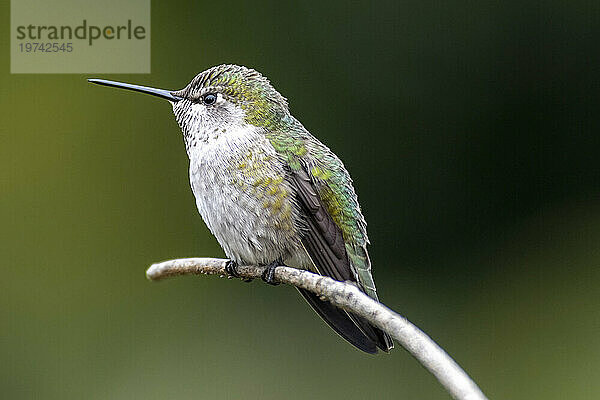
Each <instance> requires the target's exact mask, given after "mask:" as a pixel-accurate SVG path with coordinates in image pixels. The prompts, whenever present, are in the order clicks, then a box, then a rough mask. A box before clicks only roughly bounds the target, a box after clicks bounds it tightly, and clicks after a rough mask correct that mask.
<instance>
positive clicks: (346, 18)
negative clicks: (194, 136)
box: [0, 1, 600, 399]
mask: <svg viewBox="0 0 600 400" xmlns="http://www.w3.org/2000/svg"><path fill="white" fill-rule="evenodd" d="M7 3H8V1H4V2H2V4H1V5H0V15H1V16H2V21H3V22H4V29H3V32H2V34H1V35H0V53H1V54H4V55H5V56H4V57H3V58H2V63H0V110H1V112H2V117H1V118H0V251H1V253H0V255H1V260H2V261H1V265H2V275H1V279H0V317H1V320H2V327H1V330H0V392H1V394H0V397H2V398H6V399H34V398H36V399H38V398H39V399H82V398H83V399H132V398H140V399H166V398H173V399H188V398H198V399H237V398H247V399H281V398H285V399H306V398H325V397H329V398H343V399H364V398H379V399H392V398H405V399H445V398H448V395H447V394H446V393H445V392H444V391H443V390H442V389H441V387H440V385H439V384H438V383H437V382H436V381H435V379H434V378H433V377H432V376H431V375H430V374H429V373H428V372H426V371H425V370H424V369H423V368H422V367H420V365H419V364H418V363H417V362H416V361H415V360H414V359H412V358H411V356H410V355H409V354H408V353H406V352H405V351H404V350H402V349H401V348H397V349H395V350H394V351H393V352H392V353H391V354H389V355H378V356H368V355H363V354H361V353H360V352H358V351H355V350H354V349H353V348H351V347H350V346H349V345H347V344H346V343H345V342H343V341H342V340H341V339H339V338H338V337H337V336H336V335H335V334H333V333H332V332H331V331H330V330H329V329H328V328H327V327H326V326H325V324H323V323H322V322H321V321H320V319H319V318H318V317H317V316H316V315H315V314H314V313H313V312H312V311H311V310H310V308H309V307H308V306H306V305H305V304H304V302H303V300H302V299H301V298H300V297H299V296H298V295H297V294H296V292H295V291H294V290H293V289H292V288H289V287H282V286H280V287H269V286H268V285H264V284H262V283H260V282H254V283H252V284H242V283H239V282H233V281H227V280H225V279H217V278H197V277H189V278H178V279H172V280H169V281H165V282H162V283H151V282H149V281H147V280H146V278H145V276H144V271H145V269H146V267H147V266H148V265H149V264H151V263H152V262H155V261H160V260H164V259H169V258H176V257H187V256H223V252H222V250H221V249H220V247H219V246H218V244H217V243H216V241H215V240H214V238H213V237H212V236H211V235H210V233H209V231H208V230H207V228H206V227H205V225H204V224H203V222H202V221H201V219H200V217H199V216H198V214H197V211H196V208H195V203H194V199H193V196H192V194H191V191H190V188H189V183H188V177H187V165H188V161H187V157H186V155H185V151H184V146H183V143H182V138H181V136H180V133H179V129H178V127H177V125H176V123H175V121H174V119H173V117H172V115H171V110H170V107H169V105H168V104H166V103H165V102H162V101H159V100H157V99H153V98H150V97H144V96H141V95H136V94H133V93H124V92H118V91H116V90H109V89H106V88H99V87H92V86H90V85H89V84H87V83H86V81H85V79H84V78H87V77H89V76H88V75H10V73H9V68H10V66H9V58H8V54H9V46H10V44H9V31H8V29H9V25H10V24H9V15H10V13H9V5H8V4H7ZM599 8H600V7H599V6H598V3H597V2H596V3H593V2H586V1H571V2H559V1H551V2H502V3H496V2H488V1H483V2H422V1H409V2H396V1H387V2H385V1H384V2H378V3H370V2H362V3H354V2H352V3H351V2H346V1H331V2H312V3H308V2H304V3H291V2H290V3H287V2H279V1H271V2H268V1H265V2H233V1H231V2H230V1H228V2H222V1H212V2H205V1H203V2H192V1H189V2H182V1H179V2H177V1H171V2H153V4H152V74H150V75H105V76H102V75H100V77H106V78H108V79H115V80H123V81H128V82H135V83H140V84H146V85H155V86H159V87H164V88H172V89H177V88H181V87H183V86H185V85H186V84H187V82H188V81H189V80H190V79H191V78H192V77H193V76H194V75H195V74H196V73H198V72H200V71H202V70H204V69H206V68H208V67H210V66H213V65H216V64H220V63H237V64H243V65H246V66H249V67H253V68H256V69H257V70H259V71H261V72H263V73H264V74H265V75H266V76H268V77H269V78H270V80H271V81H272V82H273V84H274V85H275V87H276V88H278V89H279V90H280V91H281V92H282V93H283V94H284V95H285V96H287V97H288V98H289V100H290V105H291V110H292V113H293V114H294V115H295V116H296V117H297V118H298V119H300V120H301V121H302V122H303V123H304V125H305V126H306V127H307V128H308V129H309V130H310V131H311V132H312V133H313V134H314V135H316V136H317V137H319V138H320V139H321V140H322V141H323V142H325V143H326V144H328V145H329V146H330V147H331V148H332V149H333V150H334V151H335V152H336V153H337V154H338V155H339V156H340V157H341V158H342V159H343V160H344V162H345V164H346V166H347V167H348V169H349V170H350V172H351V174H352V176H353V178H354V181H355V185H356V189H357V191H358V193H359V197H360V200H361V204H362V206H363V210H364V213H365V215H366V217H367V220H368V222H369V233H370V237H371V241H372V246H371V247H370V250H371V254H372V260H373V264H374V272H375V279H376V281H377V283H378V287H379V291H380V294H381V298H382V300H383V302H385V303H386V304H387V305H388V306H390V307H392V308H393V309H395V310H397V311H399V312H400V313H402V314H404V315H405V316H407V317H408V318H409V319H410V320H411V321H413V322H415V323H416V324H417V325H418V326H420V327H421V328H422V329H423V330H425V331H426V332H427V333H428V334H429V335H430V336H432V337H433V338H434V339H435V340H436V341H437V342H438V343H439V344H440V345H441V346H442V347H444V348H445V349H446V350H447V351H448V352H449V353H450V354H451V355H452V356H453V357H454V358H455V359H456V360H457V361H458V362H459V364H461V365H462V366H463V367H464V368H465V369H466V370H467V371H468V372H469V374H470V375H471V376H472V377H473V378H474V379H475V380H476V381H477V382H478V384H479V385H480V386H481V388H482V389H483V390H484V392H485V393H486V394H487V395H488V396H489V397H490V398H494V399H501V398H504V399H590V398H598V397H599V396H600V372H599V371H600V312H599V309H600V290H599V284H600V269H599V268H598V264H599V262H600V252H599V250H598V242H599V241H600V203H599V202H598V199H599V197H598V196H599V194H600V180H599V179H600V168H599V166H598V155H599V154H600V140H599V135H598V128H599V126H600V123H599V122H600V121H599V119H600V118H599V115H600V114H599V112H598V107H599V105H600V98H599V93H600V92H599V90H598V89H599V81H600V53H599V51H598V40H599V35H600V19H599V18H598V16H599V13H598V11H600V10H599Z"/></svg>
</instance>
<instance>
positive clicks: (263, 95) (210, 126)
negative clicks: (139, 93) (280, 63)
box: [172, 65, 289, 139]
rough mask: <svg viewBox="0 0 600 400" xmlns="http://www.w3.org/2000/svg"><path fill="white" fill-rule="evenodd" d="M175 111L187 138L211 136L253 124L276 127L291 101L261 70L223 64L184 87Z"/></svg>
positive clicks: (175, 104)
mask: <svg viewBox="0 0 600 400" xmlns="http://www.w3.org/2000/svg"><path fill="white" fill-rule="evenodd" d="M172 94H173V95H175V96H177V97H180V98H181V99H182V100H181V101H178V102H173V103H172V104H173V112H174V113H175V117H176V119H177V122H178V123H179V125H180V126H181V129H182V130H183V132H184V135H185V136H186V138H187V137H188V136H197V137H200V138H206V139H208V138H209V137H210V136H211V132H214V131H218V132H226V131H227V130H229V129H230V128H235V127H239V126H243V125H253V126H256V127H259V128H265V129H275V128H276V127H277V126H278V125H279V123H280V122H281V119H282V117H283V116H285V115H287V114H288V113H289V111H288V104H287V100H286V99H285V97H283V96H282V95H281V94H279V92H278V91H277V90H275V88H273V86H271V84H270V83H269V81H268V79H267V78H265V77H264V76H262V75H261V74H260V73H259V72H257V71H255V70H253V69H249V68H246V67H241V66H238V65H219V66H216V67H212V68H210V69H208V70H206V71H204V72H201V73H199V74H198V75H196V76H195V77H194V79H192V81H191V82H190V83H189V84H188V85H187V86H186V87H185V88H183V89H181V90H178V91H174V92H172Z"/></svg>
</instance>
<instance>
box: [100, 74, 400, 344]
mask: <svg viewBox="0 0 600 400" xmlns="http://www.w3.org/2000/svg"><path fill="white" fill-rule="evenodd" d="M89 81H90V82H92V83H96V84H99V85H105V86H112V87H116V88H122V89H128V90H133V91H137V92H141V93H146V94H150V95H153V96H156V97H160V98H162V99H165V100H167V101H169V102H170V103H171V106H172V108H173V113H174V115H175V119H176V121H177V123H178V125H179V127H180V128H181V131H182V133H183V139H184V143H185V149H186V152H187V155H188V158H189V161H190V163H189V176H190V184H191V188H192V191H193V193H194V197H195V199H196V206H197V208H198V211H199V213H200V215H201V216H202V219H203V220H204V222H205V223H206V225H207V227H208V228H209V229H210V231H211V233H212V234H213V235H214V236H215V238H216V239H217V241H218V242H219V244H220V245H221V247H222V248H223V250H224V251H225V254H226V255H227V257H228V258H229V260H230V261H229V262H228V263H227V268H226V270H227V272H228V274H229V275H231V276H237V272H236V268H237V266H238V265H262V266H266V267H267V268H266V269H265V273H264V274H263V276H262V278H263V280H264V281H266V282H267V283H271V284H275V282H274V271H275V269H276V268H277V267H278V266H284V265H287V266H290V267H295V268H301V269H305V270H310V271H312V272H315V273H318V274H321V275H326V276H329V277H331V278H333V279H335V280H338V281H349V282H352V283H353V284H355V285H356V286H357V287H358V288H359V289H360V290H362V291H363V292H364V293H366V294H367V295H368V296H370V297H371V298H373V299H375V300H377V301H378V298H377V292H376V289H375V283H374V281H373V277H372V275H371V261H370V259H369V254H368V252H367V245H368V244H369V239H368V237H367V228H366V222H365V218H364V216H363V214H362V212H361V209H360V205H359V203H358V199H357V196H356V193H355V190H354V187H353V184H352V179H351V178H350V175H349V173H348V171H347V170H346V168H345V167H344V164H343V163H342V161H341V160H340V159H339V158H338V157H337V156H336V155H335V154H334V153H333V152H332V151H331V150H330V149H329V148H328V147H327V146H326V145H324V144H323V143H321V142H320V141H319V140H318V139H317V138H315V137H314V136H313V135H311V134H310V132H309V131H308V130H307V129H306V128H305V127H304V126H303V125H302V124H301V123H300V121H298V120H297V119H296V118H294V117H293V116H292V114H291V113H290V110H289V106H288V101H287V99H286V98H285V97H283V96H282V95H281V94H280V93H279V92H278V91H277V90H276V89H275V88H274V87H273V86H272V85H271V83H270V82H269V80H268V79H267V78H266V77H265V76H263V75H261V74H260V73H259V72H257V71H256V70H254V69H250V68H246V67H243V66H238V65H218V66H215V67H212V68H210V69H207V70H206V71H204V72H201V73H199V74H198V75H196V76H195V77H194V78H193V79H192V80H191V82H190V83H189V84H188V85H187V86H186V87H184V88H183V89H181V90H165V89H157V88H153V87H147V86H140V85H133V84H128V83H122V82H114V81H107V80H103V79H89ZM298 290H299V291H300V293H301V295H302V296H303V297H304V299H305V300H306V301H307V302H308V303H309V304H310V305H311V306H312V308H313V309H314V310H315V311H316V312H317V314H319V316H321V318H322V319H323V320H324V321H325V322H326V323H327V324H328V325H329V326H330V327H331V328H333V330H334V331H335V332H337V333H338V334H339V335H340V336H341V337H342V338H344V339H345V340H346V341H348V342H349V343H350V344H352V345H354V346H355V347H356V348H358V349H360V350H362V351H364V352H366V353H377V349H380V350H383V351H385V352H389V351H390V349H392V348H393V341H392V339H391V337H390V336H389V335H388V334H387V333H385V332H383V331H382V330H380V329H379V328H377V327H375V326H373V325H371V324H369V323H368V322H367V321H366V320H364V319H363V318H361V317H359V316H357V315H354V314H352V313H349V312H346V311H344V310H342V309H340V308H337V307H335V306H333V305H332V304H331V303H329V302H328V301H325V300H322V299H320V298H319V297H318V296H317V295H315V294H313V293H311V292H309V291H306V290H303V289H298Z"/></svg>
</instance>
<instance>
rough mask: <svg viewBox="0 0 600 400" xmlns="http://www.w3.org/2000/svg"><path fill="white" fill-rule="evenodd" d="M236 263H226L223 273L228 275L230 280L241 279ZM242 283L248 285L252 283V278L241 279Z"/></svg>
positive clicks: (231, 261)
mask: <svg viewBox="0 0 600 400" xmlns="http://www.w3.org/2000/svg"><path fill="white" fill-rule="evenodd" d="M237 268H238V263H236V262H235V261H233V260H229V261H227V263H226V264H225V272H226V273H227V275H229V277H230V278H241V277H240V274H239V273H238V271H237ZM242 281H244V282H246V283H249V282H252V278H242Z"/></svg>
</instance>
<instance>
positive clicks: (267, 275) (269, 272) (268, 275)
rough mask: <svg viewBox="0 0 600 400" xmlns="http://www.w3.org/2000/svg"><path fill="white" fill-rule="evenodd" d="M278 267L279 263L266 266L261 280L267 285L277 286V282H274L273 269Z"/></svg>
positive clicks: (274, 262) (275, 262)
mask: <svg viewBox="0 0 600 400" xmlns="http://www.w3.org/2000/svg"><path fill="white" fill-rule="evenodd" d="M280 266H281V263H280V262H277V261H273V262H272V263H271V264H269V265H267V268H266V269H265V271H264V272H263V273H262V280H263V281H264V282H265V283H268V284H269V285H273V286H277V285H279V282H275V268H277V267H280Z"/></svg>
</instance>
